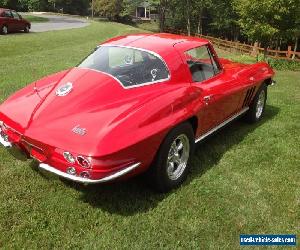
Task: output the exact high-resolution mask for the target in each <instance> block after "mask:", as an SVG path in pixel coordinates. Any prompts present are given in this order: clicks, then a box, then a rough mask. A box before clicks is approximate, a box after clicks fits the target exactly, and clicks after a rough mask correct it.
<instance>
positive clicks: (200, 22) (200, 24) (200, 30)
mask: <svg viewBox="0 0 300 250" xmlns="http://www.w3.org/2000/svg"><path fill="white" fill-rule="evenodd" d="M202 32H203V30H202V10H200V11H199V17H198V26H197V33H198V34H200V35H202Z"/></svg>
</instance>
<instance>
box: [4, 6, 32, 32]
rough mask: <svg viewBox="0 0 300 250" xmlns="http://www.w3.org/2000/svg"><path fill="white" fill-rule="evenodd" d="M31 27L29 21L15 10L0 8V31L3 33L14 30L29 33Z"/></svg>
mask: <svg viewBox="0 0 300 250" xmlns="http://www.w3.org/2000/svg"><path fill="white" fill-rule="evenodd" d="M30 28H31V24H30V22H29V21H27V20H26V19H24V18H23V17H22V16H21V15H20V14H19V13H17V12H16V11H14V10H9V9H1V8H0V33H1V34H3V35H6V34H8V32H12V31H21V30H23V31H24V32H26V33H28V32H29V30H30Z"/></svg>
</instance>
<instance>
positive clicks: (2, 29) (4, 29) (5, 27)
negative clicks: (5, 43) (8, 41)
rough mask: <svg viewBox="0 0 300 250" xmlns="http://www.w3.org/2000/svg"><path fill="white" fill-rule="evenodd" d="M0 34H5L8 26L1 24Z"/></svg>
mask: <svg viewBox="0 0 300 250" xmlns="http://www.w3.org/2000/svg"><path fill="white" fill-rule="evenodd" d="M1 34H3V35H7V34H8V28H7V26H6V25H3V26H2V28H1Z"/></svg>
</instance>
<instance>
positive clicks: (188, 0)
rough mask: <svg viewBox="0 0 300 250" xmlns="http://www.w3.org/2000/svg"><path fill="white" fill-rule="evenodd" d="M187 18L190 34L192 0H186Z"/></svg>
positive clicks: (187, 27)
mask: <svg viewBox="0 0 300 250" xmlns="http://www.w3.org/2000/svg"><path fill="white" fill-rule="evenodd" d="M186 5H187V8H186V18H187V24H186V29H187V34H188V36H190V35H191V20H190V0H186Z"/></svg>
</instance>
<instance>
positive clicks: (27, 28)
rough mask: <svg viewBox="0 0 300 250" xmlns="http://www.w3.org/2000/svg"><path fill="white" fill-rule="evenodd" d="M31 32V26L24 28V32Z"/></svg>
mask: <svg viewBox="0 0 300 250" xmlns="http://www.w3.org/2000/svg"><path fill="white" fill-rule="evenodd" d="M29 31H30V27H29V25H26V26H25V28H24V32H25V33H29Z"/></svg>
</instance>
